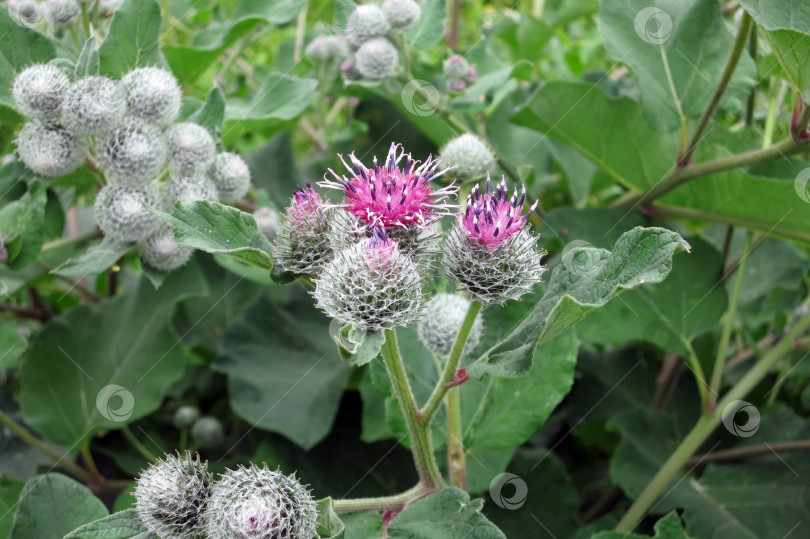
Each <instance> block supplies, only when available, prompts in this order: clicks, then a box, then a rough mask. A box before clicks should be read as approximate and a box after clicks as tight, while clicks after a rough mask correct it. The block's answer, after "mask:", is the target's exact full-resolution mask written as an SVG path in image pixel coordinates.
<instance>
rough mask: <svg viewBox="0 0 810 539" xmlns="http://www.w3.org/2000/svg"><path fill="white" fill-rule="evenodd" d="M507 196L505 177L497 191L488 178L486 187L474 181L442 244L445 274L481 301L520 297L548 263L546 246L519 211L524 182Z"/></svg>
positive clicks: (539, 278)
mask: <svg viewBox="0 0 810 539" xmlns="http://www.w3.org/2000/svg"><path fill="white" fill-rule="evenodd" d="M521 193H522V194H521V196H520V198H518V194H517V190H514V191H513V194H512V196H511V197H509V193H508V190H507V188H506V183H505V181H504V182H501V184H500V185H499V186H498V188H497V189H496V190H495V193H493V192H492V186H491V184H490V181H489V179H487V190H486V193H481V192H480V191H479V189H478V186H477V185H476V186H475V188H474V189H473V191H472V193H470V196H469V198H468V199H467V207H466V208H465V210H464V212H463V213H461V214H459V217H458V222H457V223H456V226H454V227H453V229H452V230H451V231H450V234H449V236H448V238H447V241H446V242H445V244H444V246H443V247H444V260H443V264H444V267H445V269H446V270H447V274H448V276H449V277H450V278H451V279H453V280H454V281H455V282H456V283H458V284H459V286H460V287H461V288H462V289H466V290H469V292H470V294H471V295H472V296H473V297H474V298H475V299H476V300H477V301H480V302H482V303H484V304H485V305H489V304H492V303H504V302H506V301H508V300H510V299H518V298H520V296H522V295H523V294H525V293H527V292H530V291H531V289H532V286H534V285H535V284H536V283H538V282H540V280H541V278H542V275H543V272H544V271H545V270H546V268H545V267H544V266H543V265H542V264H541V259H542V257H543V255H544V254H545V252H544V251H541V250H538V249H537V246H536V245H535V243H536V238H535V237H534V236H532V235H531V233H530V232H529V231H528V230H527V229H526V221H527V219H528V216H529V215H531V212H532V211H534V208H535V207H536V204H537V203H535V205H533V206H532V207H531V209H530V210H529V212H528V213H526V214H524V215H521V209H522V207H523V202H524V200H525V193H526V188H525V186H523V187H522V189H521Z"/></svg>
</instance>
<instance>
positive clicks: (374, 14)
mask: <svg viewBox="0 0 810 539" xmlns="http://www.w3.org/2000/svg"><path fill="white" fill-rule="evenodd" d="M390 29H391V24H390V23H389V22H388V17H386V16H385V13H384V12H383V10H382V8H380V6H378V5H376V4H362V5H359V6H357V7H356V8H354V11H352V12H351V13H350V14H349V18H348V19H347V20H346V40H347V41H348V42H349V45H351V46H352V47H354V48H355V49H356V48H358V47H360V45H362V44H363V43H365V42H366V41H368V40H369V39H373V38H375V37H380V36H384V35H385V34H387V33H388V31H389V30H390Z"/></svg>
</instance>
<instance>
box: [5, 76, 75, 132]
mask: <svg viewBox="0 0 810 539" xmlns="http://www.w3.org/2000/svg"><path fill="white" fill-rule="evenodd" d="M69 85H70V79H68V76H67V75H65V74H64V73H62V71H60V70H59V68H57V67H56V66H53V65H51V64H34V65H32V66H29V67H26V68H25V69H23V70H22V71H21V72H20V74H19V75H17V77H16V78H15V79H14V85H13V88H12V90H11V93H12V96H13V97H14V102H15V103H16V104H17V108H18V109H19V111H20V113H22V114H23V115H24V116H28V117H30V118H36V119H38V120H42V121H45V122H47V121H51V120H56V119H58V118H59V114H60V111H61V108H62V101H63V100H64V99H65V93H66V92H67V88H68V86H69Z"/></svg>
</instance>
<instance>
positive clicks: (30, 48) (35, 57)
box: [0, 9, 56, 110]
mask: <svg viewBox="0 0 810 539" xmlns="http://www.w3.org/2000/svg"><path fill="white" fill-rule="evenodd" d="M0 35H2V36H3V39H2V40H0V104H2V105H5V106H6V107H9V108H11V109H12V110H14V109H16V106H15V105H14V100H13V99H12V96H11V86H12V83H13V81H14V76H15V75H16V74H17V73H18V72H19V71H20V70H21V69H22V68H24V67H26V66H27V65H29V64H31V63H35V62H47V61H49V60H51V59H52V58H53V57H54V56H55V55H56V49H55V47H54V44H53V41H51V40H50V39H48V38H47V37H45V36H44V35H42V34H40V33H38V32H36V31H34V30H31V29H29V28H26V27H24V26H21V25H19V24H17V23H16V22H15V21H13V20H12V19H11V17H10V16H9V13H8V11H7V10H5V9H0Z"/></svg>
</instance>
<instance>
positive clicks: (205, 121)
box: [188, 86, 225, 142]
mask: <svg viewBox="0 0 810 539" xmlns="http://www.w3.org/2000/svg"><path fill="white" fill-rule="evenodd" d="M188 121H190V122H194V123H196V124H199V125H201V126H203V127H204V128H206V129H207V130H208V132H209V133H211V136H212V137H214V140H215V141H216V142H221V141H222V129H223V125H224V123H225V96H224V95H222V90H220V89H219V86H214V87H213V88H211V91H210V92H208V97H207V98H206V99H205V103H204V104H203V106H202V107H200V109H199V110H197V112H195V113H194V114H192V115H191V116H189V118H188Z"/></svg>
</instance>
